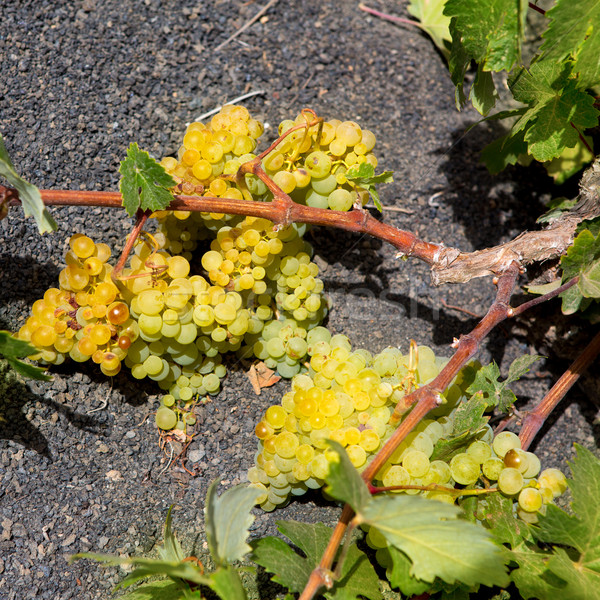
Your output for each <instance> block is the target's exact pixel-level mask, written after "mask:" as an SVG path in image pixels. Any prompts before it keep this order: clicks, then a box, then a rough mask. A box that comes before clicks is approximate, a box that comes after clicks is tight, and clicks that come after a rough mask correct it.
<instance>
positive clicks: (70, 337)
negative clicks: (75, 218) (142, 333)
mask: <svg viewBox="0 0 600 600" xmlns="http://www.w3.org/2000/svg"><path fill="white" fill-rule="evenodd" d="M110 254H111V252H110V248H109V247H108V246H107V245H106V244H102V243H98V244H96V243H94V241H93V240H92V239H90V238H89V237H87V236H85V235H81V234H75V235H73V236H72V237H71V238H70V240H69V250H68V251H67V253H66V256H65V262H66V266H65V268H64V269H62V270H61V272H60V274H59V277H58V281H59V285H60V289H59V288H50V289H49V290H47V291H46V292H45V293H44V297H43V298H40V299H39V300H36V301H35V302H34V304H33V306H32V309H31V316H30V317H29V318H28V319H27V321H26V322H25V324H24V325H23V326H22V327H21V328H20V329H19V332H18V337H19V338H21V339H23V340H27V341H30V342H31V343H32V344H33V345H34V346H35V347H36V348H38V349H39V351H40V352H39V354H38V355H37V357H38V358H39V359H41V360H42V361H44V362H46V363H53V364H61V363H62V362H64V360H65V357H66V356H67V355H68V356H69V357H70V358H72V359H73V360H75V361H76V362H84V361H86V360H89V359H90V358H91V359H92V360H93V362H95V363H97V364H98V365H100V369H101V370H102V372H103V373H104V374H105V375H109V376H112V375H116V374H117V373H119V371H120V370H121V361H122V360H123V359H124V358H125V356H126V355H127V351H128V348H129V347H130V346H131V344H132V343H133V342H134V341H135V340H136V338H137V336H138V333H139V332H138V327H137V324H136V322H135V320H134V319H132V318H131V316H130V313H129V306H128V304H127V303H126V302H125V301H124V298H123V296H122V295H121V292H120V290H119V289H118V287H117V286H116V285H115V284H114V283H113V282H112V280H111V277H110V274H111V271H112V266H111V265H110V264H108V263H107V262H106V261H107V260H108V259H109V258H110Z"/></svg>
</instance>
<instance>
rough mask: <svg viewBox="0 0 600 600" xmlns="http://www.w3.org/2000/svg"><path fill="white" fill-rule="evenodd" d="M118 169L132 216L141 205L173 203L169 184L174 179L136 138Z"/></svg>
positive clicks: (158, 207) (159, 207)
mask: <svg viewBox="0 0 600 600" xmlns="http://www.w3.org/2000/svg"><path fill="white" fill-rule="evenodd" d="M119 173H121V182H120V184H119V189H120V191H121V195H122V196H123V206H124V207H125V210H126V211H127V213H128V214H129V216H131V217H133V215H135V213H136V212H137V210H138V208H141V209H142V210H152V211H154V210H164V209H166V208H167V207H168V206H169V204H171V201H172V200H173V195H172V194H171V192H170V191H169V190H168V188H171V187H173V186H174V185H175V183H176V182H175V180H174V179H173V178H172V177H171V176H170V175H169V174H168V173H167V172H166V171H165V170H164V168H163V167H162V166H161V165H160V164H158V163H157V162H156V161H155V160H154V159H153V158H152V157H151V156H150V155H149V154H148V153H147V152H144V151H143V150H140V149H139V148H138V145H137V144H136V143H135V142H133V143H132V144H131V145H130V146H129V148H128V150H127V158H126V159H125V160H122V161H121V166H120V167H119Z"/></svg>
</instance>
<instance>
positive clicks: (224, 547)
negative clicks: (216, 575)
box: [204, 480, 261, 566]
mask: <svg viewBox="0 0 600 600" xmlns="http://www.w3.org/2000/svg"><path fill="white" fill-rule="evenodd" d="M218 485H219V482H218V481H217V480H215V481H213V482H212V483H211V485H210V487H209V488H208V492H207V494H206V505H205V508H204V513H205V520H206V539H207V542H208V546H209V548H210V553H211V556H212V558H213V560H214V561H215V563H216V564H217V565H219V566H225V565H226V564H227V563H230V562H233V561H234V560H241V559H242V558H243V557H244V556H245V555H246V554H247V553H248V552H250V550H251V548H250V546H248V544H247V543H246V539H247V538H248V528H249V527H250V525H252V523H253V522H254V516H253V515H252V514H251V513H250V511H251V510H252V508H253V507H254V505H255V504H256V500H257V498H258V497H259V496H260V495H261V491H260V490H258V489H256V488H253V487H249V486H246V485H238V486H235V487H232V488H230V489H228V490H226V491H225V492H223V493H222V494H221V495H220V496H217V486H218Z"/></svg>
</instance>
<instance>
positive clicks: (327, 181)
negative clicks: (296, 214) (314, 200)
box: [310, 173, 345, 196]
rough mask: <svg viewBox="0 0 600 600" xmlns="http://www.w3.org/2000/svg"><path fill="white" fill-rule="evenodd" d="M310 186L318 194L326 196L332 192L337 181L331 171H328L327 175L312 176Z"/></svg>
mask: <svg viewBox="0 0 600 600" xmlns="http://www.w3.org/2000/svg"><path fill="white" fill-rule="evenodd" d="M310 186H311V188H312V189H313V190H314V191H315V192H317V193H318V194H322V195H325V196H327V195H328V194H330V193H331V192H333V190H335V188H336V187H337V181H336V179H335V176H334V175H333V174H332V173H329V175H326V176H325V177H321V178H316V177H313V178H312V180H311V182H310ZM344 191H345V190H344Z"/></svg>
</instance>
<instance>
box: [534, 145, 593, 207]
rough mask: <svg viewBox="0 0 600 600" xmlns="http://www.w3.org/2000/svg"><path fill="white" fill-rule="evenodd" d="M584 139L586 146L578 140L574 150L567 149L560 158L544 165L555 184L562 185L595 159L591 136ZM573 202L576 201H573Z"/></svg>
mask: <svg viewBox="0 0 600 600" xmlns="http://www.w3.org/2000/svg"><path fill="white" fill-rule="evenodd" d="M583 138H584V140H585V142H586V143H585V144H584V143H583V141H582V140H581V139H578V140H577V144H575V146H574V147H573V148H565V149H564V150H563V151H562V153H561V155H560V156H559V157H558V158H553V159H552V160H551V161H549V162H547V163H544V167H546V171H547V173H548V175H550V176H551V177H552V178H553V179H554V183H556V184H558V185H561V184H562V183H564V182H565V181H566V180H567V179H569V177H572V176H573V175H575V173H579V171H581V169H582V168H583V167H584V166H585V165H587V164H588V163H590V162H592V160H593V159H594V154H593V153H592V152H590V150H589V148H593V147H594V141H593V139H592V138H591V137H590V136H589V135H584V136H583ZM573 202H576V201H575V200H573Z"/></svg>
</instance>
